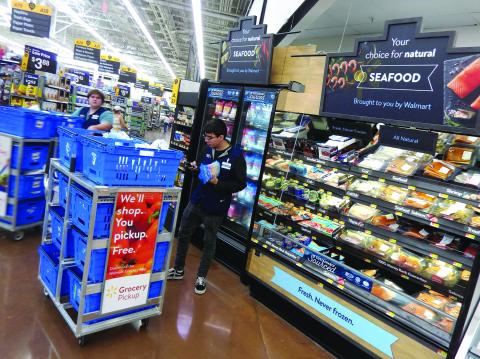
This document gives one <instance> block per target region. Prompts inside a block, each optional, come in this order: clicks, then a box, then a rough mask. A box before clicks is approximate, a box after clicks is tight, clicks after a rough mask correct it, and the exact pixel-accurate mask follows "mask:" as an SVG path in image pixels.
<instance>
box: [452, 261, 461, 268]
mask: <svg viewBox="0 0 480 359" xmlns="http://www.w3.org/2000/svg"><path fill="white" fill-rule="evenodd" d="M453 265H454V266H455V267H458V268H462V263H458V262H453Z"/></svg>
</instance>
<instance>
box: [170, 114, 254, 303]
mask: <svg viewBox="0 0 480 359" xmlns="http://www.w3.org/2000/svg"><path fill="white" fill-rule="evenodd" d="M226 136H227V126H226V125H225V122H223V121H222V120H219V119H213V120H210V121H209V122H207V123H206V124H205V128H204V138H205V143H206V145H207V148H206V149H205V150H204V151H203V153H202V155H201V156H200V158H201V165H200V169H202V165H203V166H206V165H210V164H212V163H214V162H218V163H215V165H216V168H217V169H219V172H218V175H216V176H211V177H209V178H208V181H207V180H205V181H203V182H202V181H200V183H199V184H198V185H197V187H196V188H195V190H194V192H193V193H192V196H191V197H190V202H189V203H188V205H187V207H186V208H185V210H184V211H183V215H182V219H181V222H180V229H179V232H178V246H177V255H176V257H175V265H174V267H173V268H170V269H169V270H168V275H167V279H182V278H183V275H184V266H185V259H186V257H187V251H188V245H189V243H190V237H191V236H192V235H193V234H194V233H195V231H196V230H197V229H198V228H199V227H200V225H201V224H203V226H204V237H203V254H202V259H201V261H200V266H199V268H198V272H197V280H196V282H195V293H196V294H203V293H205V291H206V289H207V286H206V281H205V278H206V276H207V272H208V269H209V267H210V263H211V262H212V260H213V258H214V256H215V247H216V241H217V231H218V228H219V227H220V225H221V224H222V222H223V220H224V219H225V217H226V215H227V212H228V209H229V207H230V202H231V200H232V194H233V193H236V192H239V191H241V190H242V189H244V188H245V187H246V186H247V179H246V177H247V174H246V172H247V171H246V163H245V158H244V157H243V153H242V151H241V149H239V148H237V147H232V146H230V143H229V142H228V141H227V140H225V137H226ZM191 166H193V167H195V168H196V163H195V162H192V164H191ZM201 172H202V171H201ZM199 178H201V175H200V176H199Z"/></svg>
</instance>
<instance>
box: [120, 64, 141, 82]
mask: <svg viewBox="0 0 480 359" xmlns="http://www.w3.org/2000/svg"><path fill="white" fill-rule="evenodd" d="M118 81H119V82H124V83H136V82H137V70H135V69H132V68H131V67H128V66H121V67H120V76H119V78H118Z"/></svg>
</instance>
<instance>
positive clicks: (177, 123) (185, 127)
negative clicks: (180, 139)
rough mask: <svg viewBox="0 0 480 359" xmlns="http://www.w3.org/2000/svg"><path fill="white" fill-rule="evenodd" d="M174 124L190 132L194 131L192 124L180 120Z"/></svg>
mask: <svg viewBox="0 0 480 359" xmlns="http://www.w3.org/2000/svg"><path fill="white" fill-rule="evenodd" d="M173 125H174V126H176V127H179V128H181V129H183V130H186V131H188V132H190V131H192V126H188V125H185V124H183V123H179V122H173Z"/></svg>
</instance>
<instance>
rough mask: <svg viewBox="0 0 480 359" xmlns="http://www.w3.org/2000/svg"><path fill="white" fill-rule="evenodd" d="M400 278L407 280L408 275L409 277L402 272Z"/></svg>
mask: <svg viewBox="0 0 480 359" xmlns="http://www.w3.org/2000/svg"><path fill="white" fill-rule="evenodd" d="M402 278H403V279H406V280H409V279H410V277H409V276H408V275H405V274H402Z"/></svg>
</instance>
